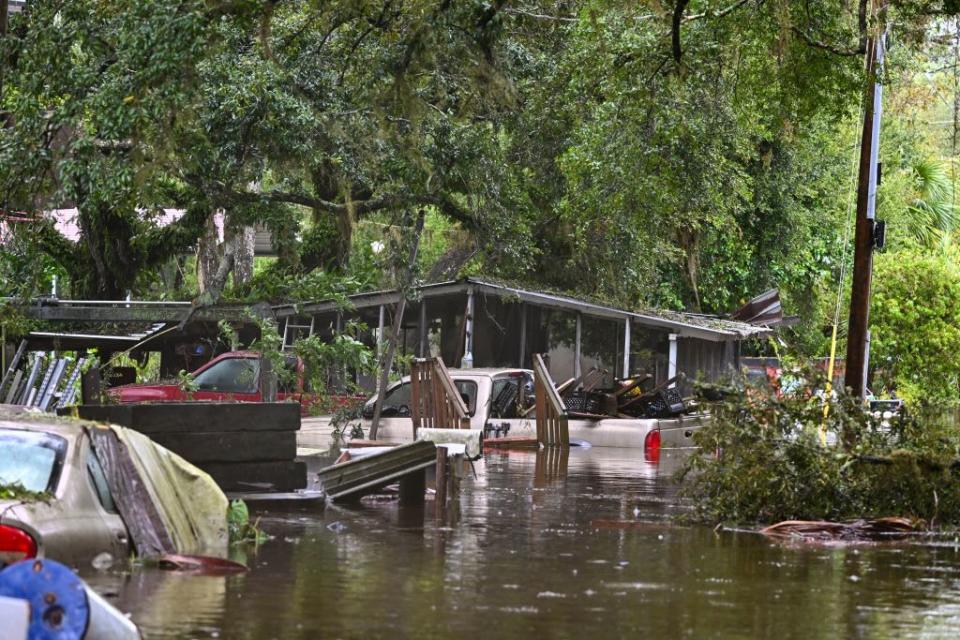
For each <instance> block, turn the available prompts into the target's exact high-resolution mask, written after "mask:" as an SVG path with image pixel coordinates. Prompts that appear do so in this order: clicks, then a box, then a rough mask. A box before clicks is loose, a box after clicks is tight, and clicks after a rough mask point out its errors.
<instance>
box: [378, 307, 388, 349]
mask: <svg viewBox="0 0 960 640" xmlns="http://www.w3.org/2000/svg"><path fill="white" fill-rule="evenodd" d="M386 313H387V310H386V307H384V306H383V305H380V321H379V322H378V323H377V357H378V358H383V327H384V325H385V324H386V318H387V316H386Z"/></svg>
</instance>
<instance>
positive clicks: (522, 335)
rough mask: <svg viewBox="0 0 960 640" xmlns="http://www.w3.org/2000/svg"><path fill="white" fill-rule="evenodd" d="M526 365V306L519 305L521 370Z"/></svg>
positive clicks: (524, 304) (523, 304)
mask: <svg viewBox="0 0 960 640" xmlns="http://www.w3.org/2000/svg"><path fill="white" fill-rule="evenodd" d="M526 363H527V305H526V303H524V302H521V303H520V363H519V364H518V365H517V366H519V367H520V368H521V369H522V368H523V365H525V364H526Z"/></svg>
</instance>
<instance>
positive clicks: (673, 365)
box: [667, 333, 679, 387]
mask: <svg viewBox="0 0 960 640" xmlns="http://www.w3.org/2000/svg"><path fill="white" fill-rule="evenodd" d="M678 337H679V336H678V335H677V334H675V333H671V334H670V336H669V338H670V351H669V352H668V356H667V380H669V379H670V378H673V377H676V375H677V338H678ZM670 386H671V387H675V386H677V385H676V383H674V384H671V385H670Z"/></svg>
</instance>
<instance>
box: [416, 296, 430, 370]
mask: <svg viewBox="0 0 960 640" xmlns="http://www.w3.org/2000/svg"><path fill="white" fill-rule="evenodd" d="M419 325H420V326H419V327H417V329H418V330H419V340H418V342H419V344H418V345H417V355H418V356H419V357H421V358H426V357H427V356H428V355H430V353H429V347H428V345H427V300H426V298H423V297H421V298H420V322H419Z"/></svg>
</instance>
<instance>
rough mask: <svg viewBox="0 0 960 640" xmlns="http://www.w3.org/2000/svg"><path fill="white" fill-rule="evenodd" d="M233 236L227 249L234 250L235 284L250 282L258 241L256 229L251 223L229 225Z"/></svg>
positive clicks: (229, 232)
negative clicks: (235, 225) (236, 225)
mask: <svg viewBox="0 0 960 640" xmlns="http://www.w3.org/2000/svg"><path fill="white" fill-rule="evenodd" d="M227 229H228V231H227V233H228V234H229V235H230V236H231V237H230V239H229V240H228V241H227V242H226V245H227V248H226V249H225V250H226V251H233V286H237V285H240V284H245V283H247V282H250V279H251V278H253V254H254V249H255V245H256V241H257V232H256V229H255V228H254V227H252V226H250V225H243V226H240V227H232V225H229V224H228V226H227Z"/></svg>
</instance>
